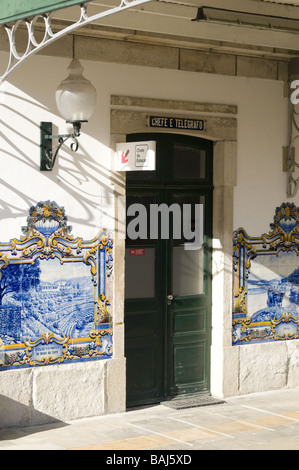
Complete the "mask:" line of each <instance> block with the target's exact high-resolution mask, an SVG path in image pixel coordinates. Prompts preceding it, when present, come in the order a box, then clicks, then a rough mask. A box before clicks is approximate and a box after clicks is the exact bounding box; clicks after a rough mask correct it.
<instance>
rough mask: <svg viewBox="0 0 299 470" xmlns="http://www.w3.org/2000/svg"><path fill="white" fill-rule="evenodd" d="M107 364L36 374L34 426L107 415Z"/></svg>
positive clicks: (52, 368)
mask: <svg viewBox="0 0 299 470" xmlns="http://www.w3.org/2000/svg"><path fill="white" fill-rule="evenodd" d="M105 363H106V361H104V360H103V361H92V362H84V363H80V364H63V365H57V366H47V367H45V368H36V369H35V370H34V382H33V383H34V387H33V390H34V394H33V406H34V410H33V418H32V420H33V424H40V423H45V422H46V421H45V420H46V416H48V422H54V421H70V420H74V419H79V418H83V417H90V416H99V415H102V414H104V412H105V400H104V397H105V378H106V377H105V372H106V370H105V369H106V367H105V365H106V364H105Z"/></svg>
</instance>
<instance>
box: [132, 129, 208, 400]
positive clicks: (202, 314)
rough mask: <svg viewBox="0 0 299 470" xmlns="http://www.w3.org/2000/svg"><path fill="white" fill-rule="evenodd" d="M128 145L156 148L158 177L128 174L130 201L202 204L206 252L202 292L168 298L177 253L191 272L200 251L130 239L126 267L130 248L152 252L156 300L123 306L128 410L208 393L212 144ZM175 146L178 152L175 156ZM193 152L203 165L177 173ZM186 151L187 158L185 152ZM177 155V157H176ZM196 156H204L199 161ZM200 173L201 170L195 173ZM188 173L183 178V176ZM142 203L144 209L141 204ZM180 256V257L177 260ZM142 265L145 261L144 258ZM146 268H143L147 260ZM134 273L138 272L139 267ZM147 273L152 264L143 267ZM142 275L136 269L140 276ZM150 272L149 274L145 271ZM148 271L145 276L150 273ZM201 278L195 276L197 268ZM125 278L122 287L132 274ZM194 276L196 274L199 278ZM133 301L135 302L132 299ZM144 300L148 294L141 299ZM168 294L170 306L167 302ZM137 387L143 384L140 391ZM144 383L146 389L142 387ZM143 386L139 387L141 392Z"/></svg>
mask: <svg viewBox="0 0 299 470" xmlns="http://www.w3.org/2000/svg"><path fill="white" fill-rule="evenodd" d="M128 140H131V141H138V140H139V141H142V140H156V141H157V170H156V172H138V173H137V172H134V173H131V174H127V202H128V204H131V203H133V202H137V201H140V203H148V204H150V203H154V202H156V203H162V202H165V203H166V204H168V205H171V204H172V203H175V202H178V201H180V202H181V203H184V202H185V203H188V201H189V202H190V201H191V200H193V201H198V202H200V201H204V208H205V210H204V225H205V237H204V249H203V253H204V254H203V255H202V260H203V261H202V271H203V278H202V291H201V292H200V293H195V294H194V295H193V294H192V292H187V293H186V295H184V291H183V292H178V293H175V292H173V287H174V282H173V281H174V277H175V272H177V271H175V269H173V268H174V264H173V263H175V262H174V261H173V260H174V251H176V254H177V256H179V257H180V256H181V255H183V259H184V260H187V261H184V262H186V263H187V264H188V265H189V267H190V266H191V267H192V268H193V267H194V269H195V266H198V265H196V262H195V261H194V262H193V261H192V260H193V259H194V260H196V259H197V258H198V257H199V252H193V253H192V252H189V254H188V253H186V252H184V251H183V250H182V251H181V252H180V248H181V247H180V241H174V240H173V241H172V240H161V239H160V240H155V241H153V240H136V241H134V242H133V241H131V240H128V239H127V242H126V246H127V248H126V252H127V255H126V266H127V267H128V266H129V265H132V266H133V261H134V260H132V259H131V258H128V256H129V250H130V249H131V248H138V247H142V248H143V249H144V250H145V252H146V253H147V255H148V253H150V251H151V253H152V256H153V259H152V260H151V263H152V265H153V266H154V267H153V268H151V269H152V270H153V269H154V271H155V281H154V283H155V294H154V295H152V297H150V295H151V294H150V293H148V295H149V297H147V298H134V293H133V294H132V292H131V294H130V295H131V297H130V298H127V299H126V303H125V349H126V357H127V404H128V405H140V404H146V403H155V402H159V401H163V400H165V399H169V398H174V397H177V396H182V395H194V394H198V393H208V392H209V388H210V343H211V286H212V282H211V239H212V207H213V204H212V194H213V187H212V175H213V169H212V162H213V146H212V143H211V142H209V141H204V140H202V139H196V138H189V137H187V136H178V135H165V134H162V135H161V134H142V135H140V134H139V135H131V136H128ZM174 146H176V148H177V149H179V153H177V155H176V157H174V153H175V151H174ZM188 146H190V149H191V150H192V151H196V152H197V151H198V158H204V161H202V164H201V166H198V171H203V173H204V174H203V175H202V177H200V178H199V177H198V175H196V174H195V175H194V176H192V175H191V177H190V175H189V176H188V175H187V178H184V177H182V172H179V173H177V174H176V172H175V169H174V168H173V167H174V160H175V158H176V159H177V162H176V163H178V162H179V164H181V162H180V161H179V160H180V158H182V159H183V160H182V162H183V166H184V162H188V149H189V147H188ZM184 149H185V150H186V149H187V151H185V153H184ZM180 152H181V153H180ZM200 152H203V153H202V155H204V157H202V155H201V154H200ZM200 168H202V169H201V170H200ZM183 172H184V168H183ZM187 173H188V172H187ZM146 199H147V202H146ZM178 254H179V255H178ZM139 261H140V264H141V265H142V263H143V259H142V258H141V259H140V260H139ZM144 261H145V262H146V263H147V262H148V261H146V258H144ZM136 266H137V265H136ZM148 266H149V265H148ZM138 269H139V268H137V270H138ZM149 270H150V269H149ZM149 270H148V271H149ZM197 271H198V269H197ZM132 272H134V271H132V270H131V271H129V270H127V271H126V284H130V281H131V279H130V277H129V276H130V273H131V275H132ZM196 275H198V273H197V274H196ZM132 295H133V297H132ZM146 295H147V294H146ZM168 295H173V300H172V301H168V300H167V296H168ZM138 381H140V384H138ZM142 381H143V385H142V383H141V382H142ZM139 385H140V386H139Z"/></svg>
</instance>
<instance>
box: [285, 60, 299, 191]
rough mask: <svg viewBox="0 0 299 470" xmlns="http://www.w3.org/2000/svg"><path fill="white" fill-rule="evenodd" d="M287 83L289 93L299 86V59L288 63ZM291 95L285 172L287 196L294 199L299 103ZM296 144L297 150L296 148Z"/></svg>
mask: <svg viewBox="0 0 299 470" xmlns="http://www.w3.org/2000/svg"><path fill="white" fill-rule="evenodd" d="M289 82H290V92H291V93H292V90H293V89H294V88H296V87H297V86H298V84H299V57H295V58H293V59H291V60H290V62H289ZM293 94H294V95H296V96H297V92H296V90H295V92H293V93H292V94H291V97H290V101H289V113H290V117H289V144H288V147H287V149H286V150H287V155H286V171H287V196H288V197H295V195H296V193H297V190H298V187H299V176H298V169H299V163H298V162H297V161H296V159H295V157H296V151H298V139H299V103H298V102H297V100H294V99H293ZM296 144H297V148H296Z"/></svg>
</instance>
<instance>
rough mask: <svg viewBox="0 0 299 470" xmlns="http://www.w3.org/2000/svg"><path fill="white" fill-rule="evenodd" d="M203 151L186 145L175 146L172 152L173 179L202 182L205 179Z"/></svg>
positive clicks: (205, 155)
mask: <svg viewBox="0 0 299 470" xmlns="http://www.w3.org/2000/svg"><path fill="white" fill-rule="evenodd" d="M206 158H207V154H206V151H205V150H200V149H199V148H198V146H192V145H188V144H175V145H174V150H173V177H174V179H175V180H187V181H189V180H190V179H191V180H203V179H205V178H206Z"/></svg>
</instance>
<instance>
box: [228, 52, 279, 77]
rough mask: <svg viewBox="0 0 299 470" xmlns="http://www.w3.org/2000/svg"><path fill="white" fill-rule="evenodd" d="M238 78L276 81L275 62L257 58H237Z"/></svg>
mask: <svg viewBox="0 0 299 470" xmlns="http://www.w3.org/2000/svg"><path fill="white" fill-rule="evenodd" d="M237 75H238V76H239V77H249V78H251V77H252V78H265V79H269V80H276V79H277V61H276V60H271V59H263V58H259V57H243V56H239V57H237Z"/></svg>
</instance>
